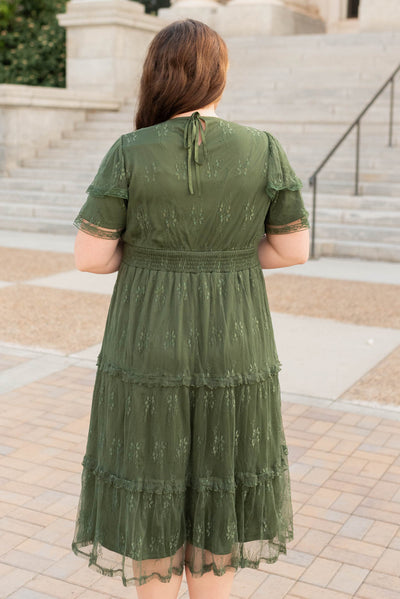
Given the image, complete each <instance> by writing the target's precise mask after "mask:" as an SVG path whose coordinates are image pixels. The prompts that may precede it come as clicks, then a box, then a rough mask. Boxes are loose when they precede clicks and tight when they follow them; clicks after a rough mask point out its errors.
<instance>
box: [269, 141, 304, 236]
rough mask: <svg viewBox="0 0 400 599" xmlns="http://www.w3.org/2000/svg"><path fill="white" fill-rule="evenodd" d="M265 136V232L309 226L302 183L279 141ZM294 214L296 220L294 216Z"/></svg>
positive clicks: (290, 231)
mask: <svg viewBox="0 0 400 599" xmlns="http://www.w3.org/2000/svg"><path fill="white" fill-rule="evenodd" d="M267 137H268V178H267V186H266V193H267V195H268V197H269V198H270V200H271V203H270V206H269V209H268V212H267V215H266V218H265V232H266V233H269V234H270V235H280V234H282V233H295V232H297V231H302V230H304V229H309V228H310V223H309V220H308V217H309V212H308V211H307V210H306V208H305V206H304V201H303V198H302V195H301V191H300V190H301V189H302V188H303V183H302V181H301V179H299V177H298V176H297V175H296V173H295V172H294V170H293V168H292V166H291V164H290V163H289V160H288V157H287V155H286V153H285V151H284V149H283V147H282V145H281V144H280V142H279V141H278V140H277V139H276V137H274V136H273V135H272V134H271V133H267ZM296 217H298V218H297V219H296V220H295V218H296Z"/></svg>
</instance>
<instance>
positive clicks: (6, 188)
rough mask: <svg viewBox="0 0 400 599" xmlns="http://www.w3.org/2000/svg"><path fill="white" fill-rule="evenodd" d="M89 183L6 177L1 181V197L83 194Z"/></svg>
mask: <svg viewBox="0 0 400 599" xmlns="http://www.w3.org/2000/svg"><path fill="white" fill-rule="evenodd" d="M88 186H89V182H86V181H85V182H83V181H82V182H81V183H79V182H76V181H71V180H67V181H65V182H64V181H57V180H55V179H54V180H53V179H35V180H32V179H29V178H24V177H4V178H2V179H1V189H0V195H7V194H9V193H10V192H11V193H20V194H21V197H25V195H26V194H30V193H31V194H32V197H35V195H36V194H37V193H49V194H57V193H60V194H71V195H74V194H83V193H84V192H85V190H86V189H87V187H88Z"/></svg>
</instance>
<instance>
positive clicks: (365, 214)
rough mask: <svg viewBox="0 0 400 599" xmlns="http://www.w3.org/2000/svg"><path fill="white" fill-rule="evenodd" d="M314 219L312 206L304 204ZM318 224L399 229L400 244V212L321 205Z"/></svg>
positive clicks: (317, 219)
mask: <svg viewBox="0 0 400 599" xmlns="http://www.w3.org/2000/svg"><path fill="white" fill-rule="evenodd" d="M304 203H305V205H306V208H307V210H309V212H310V218H311V217H312V206H311V204H308V203H306V202H304ZM316 221H317V226H318V223H332V224H335V225H341V224H346V225H357V226H365V227H382V228H383V227H389V228H394V227H398V231H397V233H398V240H399V241H398V242H399V243H400V210H397V211H390V210H373V211H372V210H371V211H369V210H356V209H345V208H339V207H336V208H326V207H324V206H321V205H319V207H318V212H317V217H316Z"/></svg>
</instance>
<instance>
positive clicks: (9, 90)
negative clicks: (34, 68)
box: [0, 83, 122, 110]
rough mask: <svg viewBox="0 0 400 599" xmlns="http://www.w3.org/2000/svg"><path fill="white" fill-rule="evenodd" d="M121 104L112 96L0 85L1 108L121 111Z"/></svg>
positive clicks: (62, 89)
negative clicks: (100, 96)
mask: <svg viewBox="0 0 400 599" xmlns="http://www.w3.org/2000/svg"><path fill="white" fill-rule="evenodd" d="M121 104H122V102H121V101H119V100H117V99H116V98H113V97H112V96H108V97H107V96H106V97H104V96H103V97H102V98H99V94H98V93H95V92H83V91H79V90H73V89H67V88H62V87H44V86H39V85H37V86H36V85H19V84H10V83H2V84H0V106H2V107H6V106H10V107H13V106H31V107H35V106H37V107H41V108H58V109H60V108H70V109H80V110H82V109H91V110H93V109H94V110H96V109H97V110H119V109H120V108H121Z"/></svg>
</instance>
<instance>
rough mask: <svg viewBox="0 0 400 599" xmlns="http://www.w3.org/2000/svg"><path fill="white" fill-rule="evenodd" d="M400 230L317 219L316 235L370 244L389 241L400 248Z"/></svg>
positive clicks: (322, 237)
mask: <svg viewBox="0 0 400 599" xmlns="http://www.w3.org/2000/svg"><path fill="white" fill-rule="evenodd" d="M399 233H400V231H399V229H398V228H397V227H381V226H367V225H356V224H347V223H340V225H338V224H335V223H326V222H319V223H318V216H317V221H316V233H315V234H316V235H318V238H319V239H335V240H336V241H357V242H358V241H363V242H366V243H370V244H375V243H388V244H391V245H398V247H399V250H400V234H399Z"/></svg>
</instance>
